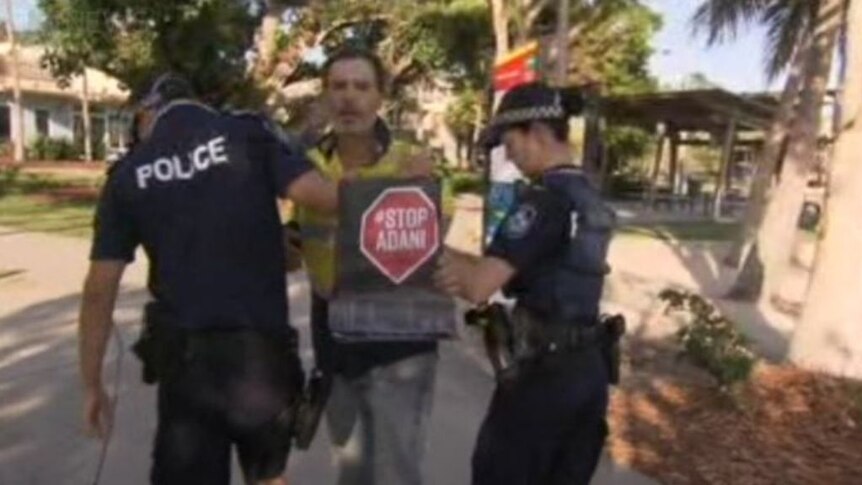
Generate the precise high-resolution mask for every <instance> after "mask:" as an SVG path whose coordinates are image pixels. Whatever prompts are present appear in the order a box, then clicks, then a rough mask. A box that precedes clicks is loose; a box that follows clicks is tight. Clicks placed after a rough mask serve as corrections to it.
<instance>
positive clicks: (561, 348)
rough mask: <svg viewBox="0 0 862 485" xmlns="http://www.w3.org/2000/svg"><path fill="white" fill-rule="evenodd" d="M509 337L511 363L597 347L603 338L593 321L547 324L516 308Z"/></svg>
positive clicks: (596, 322)
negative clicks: (512, 360) (512, 358)
mask: <svg viewBox="0 0 862 485" xmlns="http://www.w3.org/2000/svg"><path fill="white" fill-rule="evenodd" d="M512 333H513V337H514V338H513V343H514V349H513V350H514V355H515V360H523V359H529V358H532V357H536V356H537V355H541V354H546V353H555V352H565V351H572V350H578V349H582V348H585V347H589V346H592V345H597V344H600V343H602V342H603V341H604V338H605V336H606V334H607V333H606V331H605V327H604V326H602V325H599V321H598V319H597V318H585V319H582V320H578V321H573V322H565V323H558V322H549V321H545V320H542V319H540V318H538V317H537V316H536V315H535V314H534V313H532V312H530V311H529V310H527V309H525V308H523V307H516V308H515V310H514V311H513V312H512Z"/></svg>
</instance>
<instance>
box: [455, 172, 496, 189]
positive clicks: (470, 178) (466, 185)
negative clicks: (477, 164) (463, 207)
mask: <svg viewBox="0 0 862 485" xmlns="http://www.w3.org/2000/svg"><path fill="white" fill-rule="evenodd" d="M449 183H450V184H451V186H452V192H453V193H455V194H456V195H457V194H463V193H472V194H484V193H485V190H486V189H487V184H486V183H485V178H484V176H483V174H482V173H481V172H453V173H452V175H451V176H450V177H449Z"/></svg>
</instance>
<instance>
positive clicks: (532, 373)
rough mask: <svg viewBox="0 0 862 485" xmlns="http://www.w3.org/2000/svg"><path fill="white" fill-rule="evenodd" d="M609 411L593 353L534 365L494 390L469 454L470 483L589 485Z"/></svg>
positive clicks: (600, 367)
mask: <svg viewBox="0 0 862 485" xmlns="http://www.w3.org/2000/svg"><path fill="white" fill-rule="evenodd" d="M607 407H608V376H607V369H606V367H605V364H604V362H603V360H602V357H601V352H600V351H599V349H598V348H589V349H585V350H580V351H577V352H573V353H569V354H566V355H555V356H553V357H552V358H550V359H545V360H538V361H535V362H531V363H530V364H528V365H526V366H525V368H524V369H523V372H522V373H521V374H520V375H519V376H518V377H517V378H516V379H515V380H514V381H513V382H510V383H508V384H506V385H503V386H501V385H498V386H497V388H496V389H495V391H494V396H493V398H492V400H491V406H490V408H489V410H488V414H487V416H486V418H485V421H484V422H483V424H482V428H481V429H480V431H479V437H478V439H477V442H476V449H475V451H474V453H473V485H588V484H589V482H590V478H591V477H592V475H593V473H594V472H595V469H596V465H597V464H598V461H599V458H600V457H601V452H602V448H603V446H604V442H605V437H606V436H607V423H606V421H605V416H606V413H607Z"/></svg>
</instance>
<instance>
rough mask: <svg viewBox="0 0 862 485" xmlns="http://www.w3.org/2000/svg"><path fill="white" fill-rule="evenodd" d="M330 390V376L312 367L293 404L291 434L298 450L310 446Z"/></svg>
mask: <svg viewBox="0 0 862 485" xmlns="http://www.w3.org/2000/svg"><path fill="white" fill-rule="evenodd" d="M331 390H332V376H331V375H330V374H327V373H324V372H322V371H321V370H319V369H314V371H312V373H311V378H310V379H309V380H308V385H307V386H306V388H305V390H304V392H303V393H302V397H301V398H300V399H299V401H298V402H297V404H295V405H294V406H293V411H294V416H293V429H292V434H293V439H294V443H295V444H296V447H297V448H299V449H300V450H307V449H308V448H309V447H310V446H311V442H312V441H313V440H314V436H315V434H316V433H317V428H318V427H319V425H320V419H321V417H322V416H323V411H324V409H326V401H327V400H328V399H329V393H330V391H331Z"/></svg>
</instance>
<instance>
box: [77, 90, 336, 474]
mask: <svg viewBox="0 0 862 485" xmlns="http://www.w3.org/2000/svg"><path fill="white" fill-rule="evenodd" d="M137 98H138V101H137V103H136V110H137V113H136V120H135V121H136V123H135V127H136V133H135V135H136V136H137V138H138V140H137V143H136V144H135V145H134V146H133V148H132V149H131V151H130V152H129V153H128V154H127V155H126V156H125V157H124V158H123V159H122V160H120V161H119V162H117V163H116V164H115V166H114V167H113V168H112V170H111V173H110V176H109V178H108V180H107V182H106V185H105V187H104V189H103V191H102V195H101V198H100V201H99V205H98V211H97V215H96V221H95V235H94V239H93V244H92V252H91V265H90V269H89V273H88V274H87V278H86V282H85V285H84V292H83V300H82V303H81V311H80V327H79V345H80V365H81V372H82V375H83V385H84V394H85V403H84V413H85V425H86V428H87V430H88V431H89V433H90V434H92V435H94V436H97V437H99V438H101V439H107V434H108V432H109V428H110V426H111V416H110V415H111V409H110V401H109V399H108V396H107V393H106V392H105V390H104V389H105V388H104V381H103V378H102V362H103V358H104V355H105V349H106V346H107V341H108V337H109V334H110V331H111V327H112V314H113V310H114V306H115V300H116V296H117V292H118V288H119V284H120V280H121V277H122V275H123V271H124V269H125V267H126V265H127V264H129V263H130V262H132V261H133V259H134V257H135V250H136V248H137V247H138V246H142V247H143V249H144V251H145V252H146V255H147V257H148V259H149V260H150V279H149V285H148V286H149V290H150V293H151V294H152V297H153V302H152V303H150V304H148V305H147V307H146V309H145V321H146V331H145V336H144V338H142V340H141V344H140V345H139V346H138V347H136V349H137V352H138V353H139V355H140V356H141V357H142V360H143V361H144V367H145V372H146V373H147V375H148V377H147V378H148V379H153V378H155V379H157V380H158V383H159V387H158V427H157V430H156V437H155V444H154V451H153V455H152V456H153V466H152V473H151V483H154V484H190V483H201V484H204V483H205V484H214V485H216V484H225V485H227V484H228V483H230V451H231V448H232V447H235V448H236V451H237V452H238V455H239V462H240V465H241V468H242V471H243V473H244V475H245V479H246V481H247V483H273V484H277V483H286V481H285V480H284V479H283V478H281V476H282V473H283V471H284V468H285V463H286V459H287V455H288V452H289V449H290V436H289V433H287V429H288V428H289V425H290V416H291V406H292V405H293V403H294V402H295V400H296V397H297V396H298V394H299V393H300V392H301V389H302V380H303V377H302V369H301V366H300V363H299V360H298V358H297V353H296V332H295V330H294V329H293V328H292V327H291V326H290V325H289V324H288V321H287V318H288V307H287V297H286V294H287V293H286V285H285V277H284V257H283V247H282V236H281V225H280V220H279V213H278V210H277V198H278V197H282V198H290V199H292V200H294V201H296V202H298V203H300V204H307V205H309V206H312V207H315V208H317V209H318V210H324V211H333V210H334V209H335V207H336V202H337V191H336V187H335V185H333V184H332V183H330V182H328V181H325V180H324V179H323V178H322V177H320V175H319V174H318V173H317V172H315V171H314V170H313V167H312V164H311V163H310V162H309V161H308V160H307V159H306V157H305V155H304V153H303V150H302V148H301V147H299V146H296V145H295V144H293V143H292V142H290V141H289V140H288V139H287V138H285V137H284V136H283V135H281V134H280V132H278V131H277V130H275V129H274V128H273V126H272V125H271V124H270V123H269V122H267V120H265V119H264V118H262V117H260V116H256V115H252V114H225V113H221V112H218V111H216V110H214V109H213V108H211V107H209V106H207V105H204V104H201V103H199V102H197V101H195V100H194V95H193V93H192V89H191V87H190V85H189V83H188V82H186V81H185V80H183V79H182V78H180V77H178V76H175V75H171V74H167V75H163V76H161V77H159V78H158V79H157V80H156V81H155V82H154V83H153V84H152V86H151V88H150V89H148V90H147V91H146V92H144V93H143V95H141V96H138V97H137Z"/></svg>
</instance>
